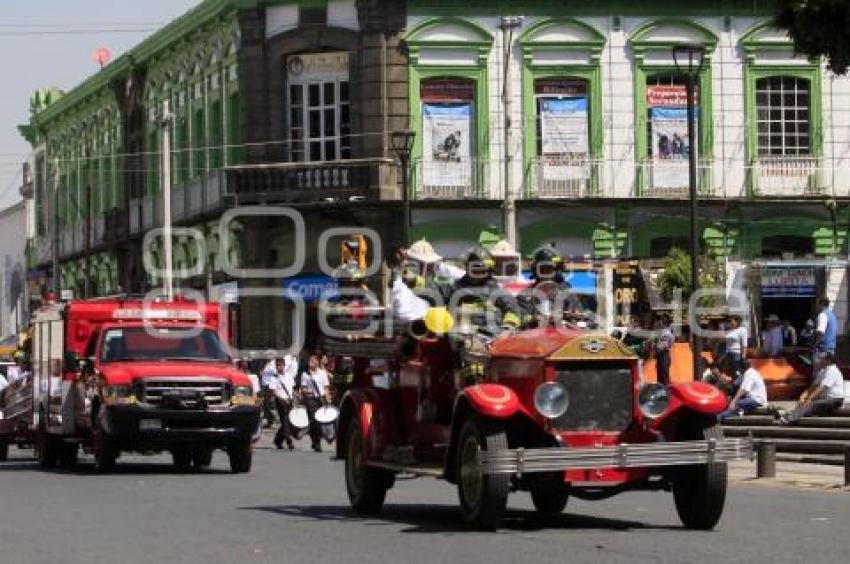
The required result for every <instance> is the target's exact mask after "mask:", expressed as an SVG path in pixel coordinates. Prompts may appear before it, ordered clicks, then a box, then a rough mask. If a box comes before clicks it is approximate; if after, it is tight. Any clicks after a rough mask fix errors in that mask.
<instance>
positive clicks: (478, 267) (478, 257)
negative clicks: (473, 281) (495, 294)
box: [462, 245, 496, 278]
mask: <svg viewBox="0 0 850 564" xmlns="http://www.w3.org/2000/svg"><path fill="white" fill-rule="evenodd" d="M462 258H463V265H464V266H465V267H466V273H467V274H468V275H469V276H471V277H472V278H484V277H486V276H488V275H490V274H492V273H493V268H494V267H495V266H496V261H494V260H493V255H491V254H490V251H488V250H487V249H485V248H484V247H482V246H481V245H476V246H474V247H472V248H470V249H469V250H468V251H466V252H465V253H464V254H463V257H462Z"/></svg>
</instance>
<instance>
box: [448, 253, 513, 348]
mask: <svg viewBox="0 0 850 564" xmlns="http://www.w3.org/2000/svg"><path fill="white" fill-rule="evenodd" d="M463 264H464V266H465V268H466V274H465V275H464V276H463V277H462V278H461V279H460V280H458V281H457V282H456V283H455V284H454V286H453V288H452V302H453V303H452V304H451V305H455V304H456V307H457V308H458V309H459V310H460V311H459V312H458V313H459V314H460V315H461V316H466V319H465V321H471V323H472V324H473V325H474V326H475V327H476V328H477V329H478V330H479V331H484V332H487V333H490V334H492V335H495V334H498V333H500V332H501V329H516V328H518V327H519V325H520V315H521V313H522V312H521V309H520V307H519V305H518V304H517V302H516V299H514V297H513V296H511V295H510V294H509V293H508V292H506V291H505V290H504V288H502V285H501V284H499V282H498V281H497V280H496V279H495V278H494V277H493V268H494V267H495V261H494V260H493V257H492V256H491V255H490V252H489V251H487V249H485V248H484V247H482V246H475V247H473V248H471V249H470V250H469V251H467V252H466V253H465V254H464V257H463Z"/></svg>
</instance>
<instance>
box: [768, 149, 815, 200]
mask: <svg viewBox="0 0 850 564" xmlns="http://www.w3.org/2000/svg"><path fill="white" fill-rule="evenodd" d="M821 176H822V175H821V174H819V164H818V159H817V158H815V157H786V156H767V155H763V156H760V157H758V159H757V160H756V162H755V163H754V164H753V167H752V179H751V182H752V192H753V194H754V195H760V196H817V195H820V194H823V193H824V192H825V191H826V190H825V189H824V186H823V185H822V182H821Z"/></svg>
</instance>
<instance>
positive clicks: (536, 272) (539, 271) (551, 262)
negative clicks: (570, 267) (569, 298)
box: [531, 245, 563, 279]
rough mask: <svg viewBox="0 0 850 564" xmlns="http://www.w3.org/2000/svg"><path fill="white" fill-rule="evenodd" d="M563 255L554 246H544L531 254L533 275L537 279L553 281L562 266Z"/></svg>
mask: <svg viewBox="0 0 850 564" xmlns="http://www.w3.org/2000/svg"><path fill="white" fill-rule="evenodd" d="M562 260H563V259H562V258H561V255H559V254H558V251H557V250H556V249H555V246H554V245H543V246H541V247H538V248H537V250H535V251H534V252H533V253H532V254H531V263H532V264H531V267H532V274H533V276H534V278H535V279H541V278H542V279H551V278H553V277H555V276H556V275H557V272H558V270H559V268H560V267H561V266H562Z"/></svg>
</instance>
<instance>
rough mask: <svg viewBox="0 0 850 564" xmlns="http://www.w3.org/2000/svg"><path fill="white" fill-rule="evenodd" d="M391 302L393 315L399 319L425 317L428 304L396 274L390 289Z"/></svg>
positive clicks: (411, 319)
mask: <svg viewBox="0 0 850 564" xmlns="http://www.w3.org/2000/svg"><path fill="white" fill-rule="evenodd" d="M390 295H391V298H392V304H393V316H394V317H395V318H396V319H399V320H401V321H416V320H417V319H422V318H423V317H425V312H426V311H427V310H428V308H429V307H430V304H429V303H428V302H426V301H425V300H423V299H422V298H420V297H419V296H417V295H416V294H414V293H413V290H411V289H410V288H408V287H407V284H405V283H404V281H403V280H402V279H401V276H396V278H395V280H393V287H392V289H391V290H390Z"/></svg>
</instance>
